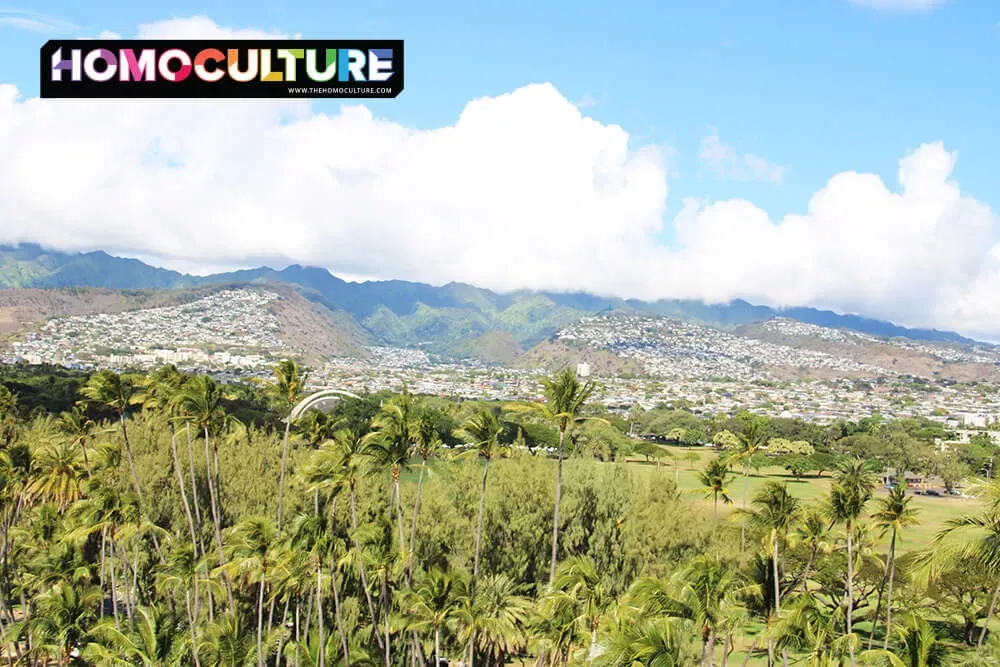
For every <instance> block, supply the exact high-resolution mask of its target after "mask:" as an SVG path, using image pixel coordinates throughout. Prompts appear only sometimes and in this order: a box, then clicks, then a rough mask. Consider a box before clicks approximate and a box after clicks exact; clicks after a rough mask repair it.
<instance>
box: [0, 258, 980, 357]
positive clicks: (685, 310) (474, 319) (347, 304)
mask: <svg viewBox="0 0 1000 667" xmlns="http://www.w3.org/2000/svg"><path fill="white" fill-rule="evenodd" d="M246 283H255V284H263V283H284V284H288V285H293V286H296V288H297V289H298V291H299V292H300V293H301V294H302V295H303V296H304V297H305V298H307V299H309V300H310V301H312V302H314V303H315V304H318V305H321V306H322V307H323V308H325V309H326V310H329V311H331V312H342V313H345V314H347V315H349V316H350V317H351V318H352V319H353V320H354V322H355V323H357V324H358V325H360V326H361V327H363V328H364V329H365V330H366V331H367V333H368V334H370V335H371V336H372V337H373V338H374V339H375V340H377V341H378V342H381V343H383V344H386V345H395V346H420V347H422V348H424V349H426V350H427V351H429V352H436V353H441V354H456V353H460V352H461V350H463V349H464V348H463V345H465V344H466V343H467V342H468V341H470V340H473V339H475V338H476V337H479V336H483V335H485V334H487V333H491V332H494V333H496V332H504V333H506V334H508V335H509V336H511V337H512V338H513V340H514V342H515V343H516V344H517V345H519V346H520V347H522V348H525V349H528V348H531V347H533V346H534V345H536V344H538V343H540V342H542V341H544V340H546V339H547V338H548V337H550V336H552V335H553V334H554V333H555V332H557V331H559V330H560V329H561V328H563V327H565V326H568V325H570V324H572V323H573V322H575V321H577V320H579V319H580V318H581V317H583V316H586V315H592V314H595V313H599V312H602V311H622V312H642V313H648V314H652V315H662V316H668V317H673V318H677V319H682V320H688V321H694V322H698V323H700V324H705V325H708V326H712V327H717V328H721V329H724V330H734V329H736V328H737V327H740V326H743V325H747V324H751V323H754V322H763V321H766V320H768V319H770V318H772V317H776V316H783V317H789V318H794V319H797V320H800V321H803V322H807V323H811V324H816V325H819V326H823V327H828V328H842V329H848V330H852V331H858V332H862V333H868V334H872V335H876V336H884V337H904V338H908V339H911V340H920V341H939V342H953V343H963V344H969V343H972V342H973V341H971V340H970V339H968V338H964V337H962V336H960V335H958V334H956V333H952V332H945V331H936V330H926V329H907V328H905V327H900V326H897V325H895V324H892V323H890V322H884V321H880V320H874V319H870V318H865V317H859V316H856V315H841V314H838V313H834V312H831V311H826V310H818V309H815V308H808V307H801V308H788V309H774V308H769V307H766V306H755V305H752V304H749V303H747V302H746V301H742V300H734V301H731V302H729V303H726V304H706V303H703V302H700V301H693V300H680V299H663V300H658V301H650V302H647V301H640V300H637V299H627V300H626V299H617V298H604V297H599V296H594V295H591V294H586V293H581V292H575V293H556V292H536V291H529V290H520V291H516V292H511V293H508V294H499V293H496V292H492V291H490V290H487V289H482V288H478V287H474V286H472V285H467V284H464V283H449V284H447V285H444V286H440V287H436V286H432V285H426V284H423V283H413V282H407V281H403V280H387V281H370V282H363V283H352V282H347V281H345V280H342V279H340V278H338V277H336V276H334V275H332V274H331V273H330V272H329V271H327V270H326V269H321V268H315V267H303V266H300V265H297V264H296V265H291V266H288V267H286V268H284V269H280V270H276V269H271V268H268V267H259V268H256V269H245V270H241V271H234V272H229V273H220V274H214V275H210V276H191V275H186V274H181V273H178V272H176V271H169V270H166V269H159V268H155V267H151V266H149V265H147V264H144V263H142V262H140V261H138V260H134V259H123V258H119V257H114V256H112V255H109V254H107V253H105V252H103V251H95V252H89V253H60V252H55V251H48V250H45V249H43V248H41V247H39V246H37V245H31V244H23V245H19V246H0V288H3V287H8V288H10V287H30V288H39V287H42V288H52V287H78V286H86V287H105V288H114V289H179V288H192V287H199V286H208V285H223V284H246Z"/></svg>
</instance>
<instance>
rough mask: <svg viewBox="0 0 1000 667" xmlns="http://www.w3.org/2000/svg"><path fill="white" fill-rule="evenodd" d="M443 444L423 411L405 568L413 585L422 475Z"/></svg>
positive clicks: (430, 415)
mask: <svg viewBox="0 0 1000 667" xmlns="http://www.w3.org/2000/svg"><path fill="white" fill-rule="evenodd" d="M443 445H444V442H443V441H442V440H441V435H440V434H439V433H438V430H437V423H436V420H435V419H434V418H433V413H431V412H429V411H425V412H424V413H423V414H421V416H420V418H419V420H418V424H417V439H416V449H417V453H418V454H419V455H420V474H419V475H418V476H417V493H416V497H415V498H414V501H413V520H412V521H411V523H410V562H409V563H408V565H407V568H406V580H407V583H408V584H412V583H413V558H414V554H415V553H416V551H417V544H416V542H417V512H418V511H419V510H420V494H421V492H422V491H423V488H424V473H425V472H427V462H428V461H429V460H430V459H431V458H433V457H434V456H437V454H438V452H439V451H440V450H441V447H442V446H443Z"/></svg>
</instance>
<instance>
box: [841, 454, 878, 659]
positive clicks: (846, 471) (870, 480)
mask: <svg viewBox="0 0 1000 667" xmlns="http://www.w3.org/2000/svg"><path fill="white" fill-rule="evenodd" d="M876 481H877V478H876V476H875V471H874V469H873V467H872V464H871V463H870V462H868V461H862V460H858V459H853V460H848V461H844V462H843V463H841V464H840V466H839V467H838V472H837V476H836V478H835V480H834V483H833V486H831V487H830V500H829V510H830V518H831V519H832V520H833V521H834V523H842V524H844V527H845V528H846V531H847V634H848V635H850V634H852V633H853V632H854V528H855V525H856V523H857V520H858V518H859V517H860V516H861V514H862V513H863V512H864V510H865V505H867V504H868V501H869V500H870V499H871V497H872V493H873V492H874V490H875V483H876ZM850 646H851V665H852V667H853V665H854V664H855V660H854V643H853V642H851V644H850Z"/></svg>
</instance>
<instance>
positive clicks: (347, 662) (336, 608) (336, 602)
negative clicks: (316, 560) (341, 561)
mask: <svg viewBox="0 0 1000 667" xmlns="http://www.w3.org/2000/svg"><path fill="white" fill-rule="evenodd" d="M330 587H331V588H332V589H333V617H334V620H335V621H336V622H337V632H338V633H339V634H340V648H341V649H343V651H344V666H345V667H351V652H350V650H348V646H347V632H346V631H345V630H344V619H343V617H342V616H341V615H340V591H339V590H338V589H339V588H340V587H339V586H338V585H337V565H336V562H335V559H334V557H333V556H332V555H331V556H330Z"/></svg>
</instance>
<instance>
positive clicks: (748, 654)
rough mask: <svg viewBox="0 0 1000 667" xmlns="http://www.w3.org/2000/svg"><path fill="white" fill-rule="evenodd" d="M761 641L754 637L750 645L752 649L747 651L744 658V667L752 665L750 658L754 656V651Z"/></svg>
mask: <svg viewBox="0 0 1000 667" xmlns="http://www.w3.org/2000/svg"><path fill="white" fill-rule="evenodd" d="M759 641H760V637H759V636H758V637H754V638H753V642H751V644H750V648H748V649H747V654H746V656H745V657H744V658H743V667H747V665H749V664H750V658H751V656H753V652H754V649H756V648H757V642H759Z"/></svg>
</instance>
